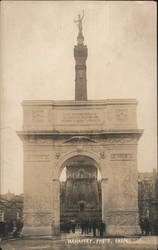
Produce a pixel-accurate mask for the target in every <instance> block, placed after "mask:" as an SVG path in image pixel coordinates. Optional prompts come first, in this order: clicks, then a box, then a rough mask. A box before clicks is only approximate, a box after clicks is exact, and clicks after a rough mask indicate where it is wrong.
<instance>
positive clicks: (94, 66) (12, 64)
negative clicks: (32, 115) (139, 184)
mask: <svg viewBox="0 0 158 250" xmlns="http://www.w3.org/2000/svg"><path fill="white" fill-rule="evenodd" d="M83 9H84V12H85V17H84V20H83V33H84V38H85V44H86V45H87V47H88V59H87V88H88V99H110V98H111V99H112V98H136V99H137V100H138V107H137V121H138V128H140V129H144V133H143V136H142V137H141V139H140V141H139V146H138V170H139V171H144V172H145V171H146V172H149V171H152V170H153V168H156V166H157V162H156V159H157V157H156V151H157V150H156V98H157V96H156V93H157V89H156V3H155V2H153V1H137V2H136V1H127V2H126V1H124V2H121V1H116V2H115V1H111V2H109V1H106V2H103V1H100V2H98V1H97V2H95V1H87V2H86V1H81V2H78V1H63V2H62V1H4V2H1V48H0V49H1V124H0V125H1V192H2V193H6V192H7V191H8V190H10V191H11V192H14V193H16V194H19V193H22V192H23V149H22V142H21V141H20V139H19V137H18V136H17V134H16V131H19V130H22V122H23V114H22V105H21V103H22V101H23V100H66V99H67V100H72V99H74V95H75V61H74V57H73V48H74V45H75V44H76V37H77V33H78V30H77V26H76V24H75V23H74V19H76V18H77V15H78V14H79V13H80V14H81V13H82V10H83Z"/></svg>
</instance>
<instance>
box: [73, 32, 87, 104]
mask: <svg viewBox="0 0 158 250" xmlns="http://www.w3.org/2000/svg"><path fill="white" fill-rule="evenodd" d="M77 41H78V44H77V46H75V47H74V57H75V61H76V65H75V100H76V101H86V100H87V78H86V60H87V54H88V52H87V46H86V45H84V43H83V41H84V37H83V34H82V32H81V31H80V32H79V34H78V37H77Z"/></svg>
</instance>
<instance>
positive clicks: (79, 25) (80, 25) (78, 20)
mask: <svg viewBox="0 0 158 250" xmlns="http://www.w3.org/2000/svg"><path fill="white" fill-rule="evenodd" d="M83 18H84V10H83V14H82V16H81V15H80V14H79V15H78V19H77V20H74V22H75V23H77V26H78V28H79V33H82V20H83Z"/></svg>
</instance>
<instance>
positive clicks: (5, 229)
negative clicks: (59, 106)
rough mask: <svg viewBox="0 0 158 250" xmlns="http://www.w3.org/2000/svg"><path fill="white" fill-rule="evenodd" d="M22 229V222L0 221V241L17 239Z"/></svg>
mask: <svg viewBox="0 0 158 250" xmlns="http://www.w3.org/2000/svg"><path fill="white" fill-rule="evenodd" d="M22 228H23V222H22V221H21V220H20V219H18V220H8V221H7V220H6V221H0V239H8V237H10V236H12V237H19V235H20V233H21V231H22Z"/></svg>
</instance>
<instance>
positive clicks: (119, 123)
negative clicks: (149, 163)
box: [18, 16, 142, 235]
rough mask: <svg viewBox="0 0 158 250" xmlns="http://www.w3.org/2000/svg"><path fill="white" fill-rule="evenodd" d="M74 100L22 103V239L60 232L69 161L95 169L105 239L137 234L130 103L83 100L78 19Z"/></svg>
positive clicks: (132, 108)
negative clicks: (64, 175) (62, 177)
mask: <svg viewBox="0 0 158 250" xmlns="http://www.w3.org/2000/svg"><path fill="white" fill-rule="evenodd" d="M78 27H79V32H78V37H77V45H76V46H75V47H74V57H75V62H76V66H75V72H76V79H75V100H73V101H64V100H63V101H52V100H50V101H49V100H45V101H38V100H33V101H23V131H19V132H18V135H19V136H20V138H21V139H22V141H23V152H24V228H23V233H24V234H25V235H58V234H59V233H60V182H59V177H60V174H61V171H62V169H63V168H64V167H65V166H67V164H68V163H69V162H70V161H73V159H80V157H81V158H82V159H86V160H85V161H88V162H89V166H90V164H92V166H95V167H96V168H97V169H99V170H100V174H101V191H102V220H103V221H104V222H105V223H106V228H107V234H109V235H112V234H114V235H117V234H119V235H121V234H123V235H126V234H136V233H138V232H139V226H138V223H139V220H138V197H137V193H138V190H137V143H138V140H139V138H140V136H141V134H142V130H139V129H138V128H137V118H136V108H137V101H136V100H135V99H107V100H87V83H86V59H87V46H86V45H84V37H83V33H82V18H81V17H80V16H79V19H78Z"/></svg>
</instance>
